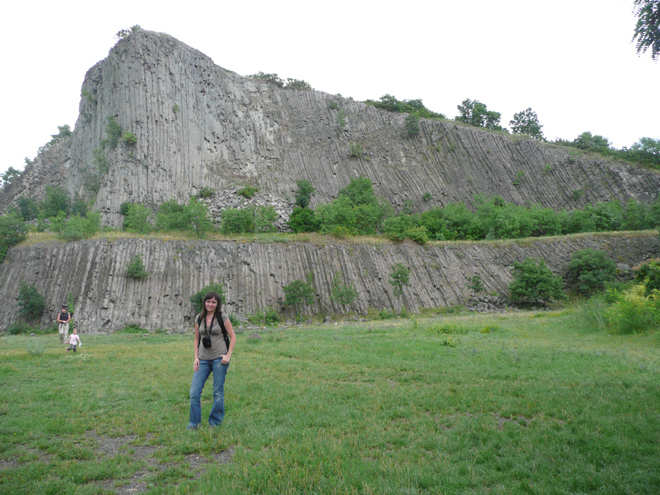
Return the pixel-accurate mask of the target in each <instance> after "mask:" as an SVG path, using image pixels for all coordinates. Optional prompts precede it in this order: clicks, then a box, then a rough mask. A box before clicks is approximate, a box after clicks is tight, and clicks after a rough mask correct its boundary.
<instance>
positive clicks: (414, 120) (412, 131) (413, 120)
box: [404, 113, 419, 138]
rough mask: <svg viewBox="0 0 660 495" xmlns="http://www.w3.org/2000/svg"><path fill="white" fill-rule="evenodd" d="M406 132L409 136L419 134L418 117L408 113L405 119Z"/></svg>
mask: <svg viewBox="0 0 660 495" xmlns="http://www.w3.org/2000/svg"><path fill="white" fill-rule="evenodd" d="M404 125H405V128H406V134H407V136H408V137H409V138H413V137H415V136H418V135H419V117H418V116H417V115H416V114H414V113H411V114H408V116H407V117H406V121H405V124H404Z"/></svg>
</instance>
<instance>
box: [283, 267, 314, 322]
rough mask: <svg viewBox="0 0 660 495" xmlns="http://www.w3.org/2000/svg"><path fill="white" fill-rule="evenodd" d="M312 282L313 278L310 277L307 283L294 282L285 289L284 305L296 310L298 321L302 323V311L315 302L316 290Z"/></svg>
mask: <svg viewBox="0 0 660 495" xmlns="http://www.w3.org/2000/svg"><path fill="white" fill-rule="evenodd" d="M310 275H311V274H310ZM311 281H312V277H311V276H308V277H307V282H304V281H302V280H294V281H293V282H291V283H290V284H288V285H285V286H284V287H283V289H284V304H285V306H289V307H293V308H294V311H295V313H296V320H298V321H300V315H301V311H302V309H303V308H304V307H305V306H308V305H310V304H312V303H313V302H314V289H313V288H312V285H311Z"/></svg>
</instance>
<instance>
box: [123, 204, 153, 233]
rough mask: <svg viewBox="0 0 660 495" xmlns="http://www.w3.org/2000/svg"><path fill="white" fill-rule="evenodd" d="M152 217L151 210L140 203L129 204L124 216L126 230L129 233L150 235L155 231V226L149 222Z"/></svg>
mask: <svg viewBox="0 0 660 495" xmlns="http://www.w3.org/2000/svg"><path fill="white" fill-rule="evenodd" d="M151 215H152V212H151V210H150V209H149V208H148V207H146V206H145V205H143V204H140V203H128V206H127V207H126V215H125V216H124V230H125V231H127V232H138V233H140V234H148V233H149V232H151V231H152V229H153V226H152V225H151V222H150V221H149V218H150V217H151Z"/></svg>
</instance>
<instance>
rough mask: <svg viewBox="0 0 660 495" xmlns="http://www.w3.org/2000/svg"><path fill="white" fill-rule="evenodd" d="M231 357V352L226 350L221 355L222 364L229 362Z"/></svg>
mask: <svg viewBox="0 0 660 495" xmlns="http://www.w3.org/2000/svg"><path fill="white" fill-rule="evenodd" d="M230 359H231V352H228V353H227V354H225V355H224V356H222V361H221V362H222V364H229V360H230Z"/></svg>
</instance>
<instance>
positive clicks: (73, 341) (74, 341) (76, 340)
mask: <svg viewBox="0 0 660 495" xmlns="http://www.w3.org/2000/svg"><path fill="white" fill-rule="evenodd" d="M81 345H82V342H80V337H78V330H77V329H76V328H74V329H73V333H72V334H71V335H69V347H67V349H66V350H67V351H71V350H72V351H73V352H76V347H78V346H81Z"/></svg>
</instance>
